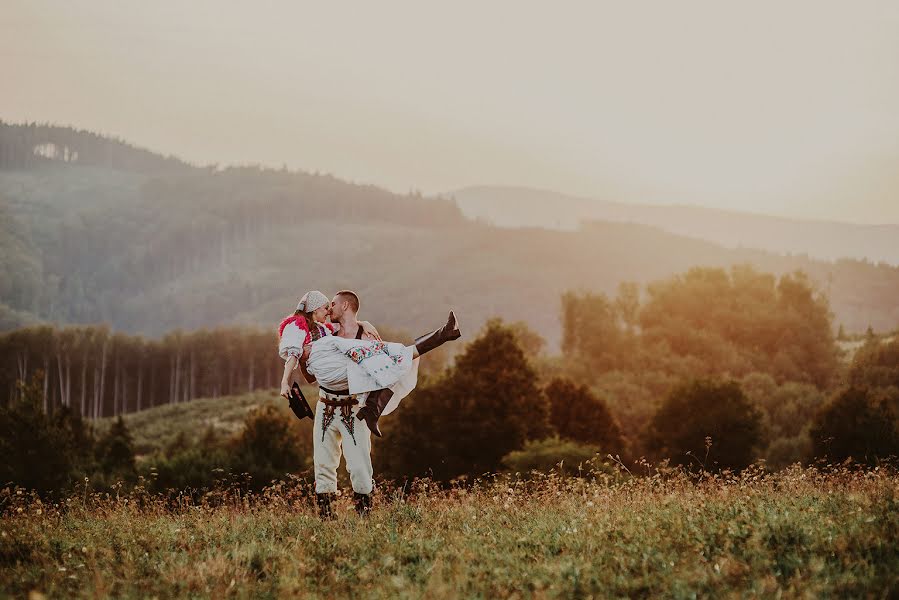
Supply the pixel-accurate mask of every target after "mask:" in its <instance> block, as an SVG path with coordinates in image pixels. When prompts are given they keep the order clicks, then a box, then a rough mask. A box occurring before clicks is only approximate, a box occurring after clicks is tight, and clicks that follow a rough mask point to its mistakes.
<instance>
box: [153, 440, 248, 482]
mask: <svg viewBox="0 0 899 600" xmlns="http://www.w3.org/2000/svg"><path fill="white" fill-rule="evenodd" d="M231 462H232V458H231V456H230V455H229V454H228V452H227V451H226V450H225V448H210V447H206V446H203V445H201V444H198V445H195V446H190V447H187V448H184V449H181V450H179V451H178V452H175V453H173V454H171V455H170V456H165V457H157V459H156V460H154V461H153V466H152V468H151V469H148V477H149V478H150V479H151V480H152V481H153V484H154V486H155V487H156V489H157V490H166V489H170V488H171V489H176V490H181V489H186V488H193V489H201V488H207V487H211V486H212V485H213V484H214V483H215V481H216V480H218V479H223V478H224V477H225V476H226V474H227V473H228V472H229V471H230V470H231Z"/></svg>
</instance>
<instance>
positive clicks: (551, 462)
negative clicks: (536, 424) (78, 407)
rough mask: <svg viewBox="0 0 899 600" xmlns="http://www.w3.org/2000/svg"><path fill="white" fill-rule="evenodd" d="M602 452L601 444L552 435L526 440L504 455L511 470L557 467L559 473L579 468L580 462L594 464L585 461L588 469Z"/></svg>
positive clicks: (570, 471) (573, 471)
mask: <svg viewBox="0 0 899 600" xmlns="http://www.w3.org/2000/svg"><path fill="white" fill-rule="evenodd" d="M599 452H600V448H599V447H598V446H591V445H588V444H579V443H577V442H574V441H571V440H563V439H560V438H558V437H551V438H546V439H543V440H534V441H530V442H527V443H526V444H525V445H524V448H522V449H521V450H515V451H513V452H510V453H509V454H507V455H506V456H504V457H503V460H502V464H503V467H505V468H506V469H508V470H509V471H516V472H518V473H529V472H531V471H541V472H544V473H545V472H548V471H550V470H551V469H556V470H557V471H559V472H560V473H567V474H572V473H577V472H578V466H580V465H585V463H588V462H590V463H591V464H590V465H585V466H586V468H587V470H590V469H594V468H595V466H596V465H595V464H594V463H595V461H596V459H597V455H598V454H599Z"/></svg>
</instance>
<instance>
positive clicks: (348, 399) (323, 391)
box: [318, 387, 359, 406]
mask: <svg viewBox="0 0 899 600" xmlns="http://www.w3.org/2000/svg"><path fill="white" fill-rule="evenodd" d="M318 398H319V400H321V401H322V402H323V403H324V404H325V406H354V405H356V404H359V394H351V393H349V392H348V391H343V392H335V391H333V390H329V389H328V388H323V387H319V388H318Z"/></svg>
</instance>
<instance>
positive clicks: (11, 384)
mask: <svg viewBox="0 0 899 600" xmlns="http://www.w3.org/2000/svg"><path fill="white" fill-rule="evenodd" d="M276 349H277V332H275V331H274V330H269V331H266V330H264V329H259V328H253V329H250V328H218V329H211V330H199V331H193V332H182V331H174V332H171V333H169V334H168V335H166V336H164V337H163V338H161V339H158V340H148V339H145V338H143V337H141V336H133V335H126V334H123V333H114V332H112V331H110V329H109V327H107V326H69V327H60V328H57V327H52V326H49V325H40V326H34V327H28V328H24V329H18V330H15V331H11V332H8V333H5V334H2V335H0V357H2V361H0V385H2V388H0V389H3V390H5V391H6V393H5V394H4V403H5V404H7V405H9V404H11V403H14V402H16V401H17V400H19V399H20V398H21V386H20V385H19V383H20V382H29V381H31V380H32V379H33V378H34V376H35V374H36V373H38V374H39V377H38V379H39V381H40V388H41V406H42V408H43V410H44V411H46V412H48V413H52V412H54V411H55V410H56V409H58V408H60V407H65V408H68V409H70V410H72V411H73V412H76V413H77V414H78V415H80V416H81V417H84V418H89V419H98V418H101V417H106V416H116V415H122V414H126V413H129V412H133V411H139V410H143V409H145V408H151V407H153V406H158V405H160V404H165V403H179V402H189V401H190V400H192V399H194V398H200V397H213V398H215V397H219V396H228V395H234V394H239V393H243V392H252V391H254V390H257V389H270V388H272V387H274V386H275V385H276V382H278V381H279V380H280V376H281V370H282V369H283V361H281V359H280V358H279V357H278V355H277V351H276Z"/></svg>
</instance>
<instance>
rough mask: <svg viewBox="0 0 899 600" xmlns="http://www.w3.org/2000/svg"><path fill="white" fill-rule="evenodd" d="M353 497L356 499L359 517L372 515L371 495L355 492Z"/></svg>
mask: <svg viewBox="0 0 899 600" xmlns="http://www.w3.org/2000/svg"><path fill="white" fill-rule="evenodd" d="M353 496H354V497H355V498H356V512H357V513H359V516H360V517H367V516H368V515H369V514H371V494H360V493H359V492H353Z"/></svg>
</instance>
